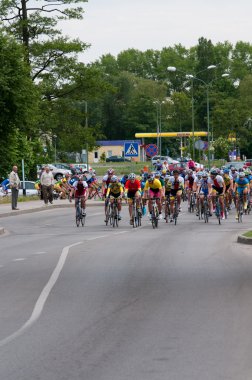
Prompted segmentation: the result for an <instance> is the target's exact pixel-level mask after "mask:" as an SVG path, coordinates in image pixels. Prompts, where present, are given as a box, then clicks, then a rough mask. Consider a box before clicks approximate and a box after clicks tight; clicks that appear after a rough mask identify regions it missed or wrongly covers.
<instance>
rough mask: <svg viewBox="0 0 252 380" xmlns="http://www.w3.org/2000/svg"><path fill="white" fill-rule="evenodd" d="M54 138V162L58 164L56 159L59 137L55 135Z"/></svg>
mask: <svg viewBox="0 0 252 380" xmlns="http://www.w3.org/2000/svg"><path fill="white" fill-rule="evenodd" d="M53 138H54V162H55V163H56V162H57V161H56V157H57V135H53Z"/></svg>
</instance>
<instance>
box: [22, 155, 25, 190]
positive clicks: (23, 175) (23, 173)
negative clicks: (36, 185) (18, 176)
mask: <svg viewBox="0 0 252 380" xmlns="http://www.w3.org/2000/svg"><path fill="white" fill-rule="evenodd" d="M22 178H23V195H26V188H25V171H24V160H23V159H22Z"/></svg>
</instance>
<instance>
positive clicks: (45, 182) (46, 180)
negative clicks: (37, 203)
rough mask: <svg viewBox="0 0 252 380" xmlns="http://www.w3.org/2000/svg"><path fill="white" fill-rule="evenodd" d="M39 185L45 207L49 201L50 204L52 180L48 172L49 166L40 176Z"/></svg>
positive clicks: (50, 173)
mask: <svg viewBox="0 0 252 380" xmlns="http://www.w3.org/2000/svg"><path fill="white" fill-rule="evenodd" d="M40 183H41V190H42V192H43V199H44V203H45V204H46V205H47V204H48V201H49V202H50V203H51V204H52V203H53V184H54V178H53V174H52V172H51V171H50V168H49V166H46V167H45V170H44V171H43V173H42V174H41V177H40Z"/></svg>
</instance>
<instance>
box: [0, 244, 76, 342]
mask: <svg viewBox="0 0 252 380" xmlns="http://www.w3.org/2000/svg"><path fill="white" fill-rule="evenodd" d="M80 244H82V242H78V243H75V244H71V245H69V246H67V247H64V248H63V250H62V253H61V255H60V258H59V261H58V263H57V265H56V267H55V269H54V271H53V273H52V275H51V277H50V279H49V281H48V283H47V284H46V286H45V287H44V289H43V290H42V292H41V294H40V296H39V298H38V300H37V302H36V304H35V306H34V309H33V312H32V314H31V316H30V318H29V319H28V321H27V322H26V323H25V324H24V325H23V326H22V327H20V329H18V330H17V331H15V332H14V333H13V334H11V335H9V336H7V337H6V338H4V339H2V340H0V347H3V346H5V345H6V344H8V343H10V342H12V341H13V340H14V339H16V338H18V337H19V336H21V335H22V334H23V333H24V332H25V331H26V330H27V329H29V328H30V327H31V326H32V325H33V324H34V323H35V322H36V321H37V320H38V319H39V317H40V315H41V313H42V311H43V309H44V306H45V303H46V300H47V298H48V297H49V295H50V293H51V291H52V289H53V287H54V285H55V284H56V282H57V280H58V278H59V275H60V273H61V271H62V269H63V267H64V264H65V262H66V259H67V256H68V253H69V250H70V249H71V248H72V247H75V246H76V245H80Z"/></svg>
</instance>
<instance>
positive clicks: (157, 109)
mask: <svg viewBox="0 0 252 380" xmlns="http://www.w3.org/2000/svg"><path fill="white" fill-rule="evenodd" d="M156 106H157V147H158V150H159V120H158V103H156ZM158 153H159V154H160V152H158Z"/></svg>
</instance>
